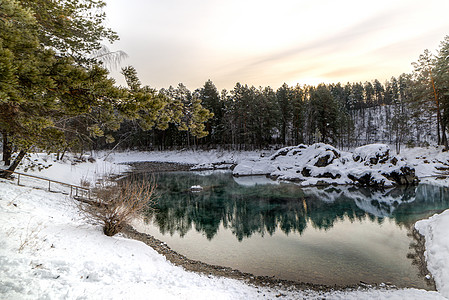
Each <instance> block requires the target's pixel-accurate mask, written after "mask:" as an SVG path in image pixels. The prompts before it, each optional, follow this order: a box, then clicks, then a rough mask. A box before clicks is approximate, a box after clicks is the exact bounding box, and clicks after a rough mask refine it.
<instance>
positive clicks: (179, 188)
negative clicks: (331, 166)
mask: <svg viewBox="0 0 449 300" xmlns="http://www.w3.org/2000/svg"><path fill="white" fill-rule="evenodd" d="M239 180H240V181H241V179H239ZM157 183H158V192H159V195H160V198H159V201H158V204H157V206H156V209H155V210H154V211H149V212H148V214H147V218H148V221H151V222H152V223H153V224H155V225H156V226H157V227H159V230H160V231H161V233H163V234H166V233H170V234H171V235H173V234H174V233H175V232H177V233H179V235H180V236H181V237H182V236H184V235H185V234H186V233H187V232H188V231H189V230H191V229H192V228H194V229H195V230H196V231H198V232H200V233H202V234H204V235H205V236H206V237H207V239H209V240H210V239H212V238H213V237H214V236H215V235H216V234H217V232H218V230H219V228H220V226H223V227H224V228H226V229H228V230H230V231H231V232H232V233H233V234H234V235H235V236H236V237H237V239H238V240H239V241H242V239H244V238H248V237H251V236H252V235H253V234H259V235H262V236H263V235H265V234H269V235H272V234H274V233H275V231H276V230H281V231H282V232H284V233H285V234H289V233H291V232H297V233H299V234H302V233H303V232H304V230H305V229H306V228H307V226H312V227H313V228H317V229H320V230H328V229H330V228H332V227H333V226H334V224H335V223H336V222H338V221H342V220H344V219H349V220H350V221H351V222H354V221H364V220H367V219H369V220H371V221H372V222H377V223H382V222H384V221H385V219H387V218H388V219H392V220H394V222H395V223H396V224H398V225H399V226H405V227H407V228H411V226H412V225H413V224H414V223H415V222H416V221H417V220H419V219H422V218H425V217H428V216H431V215H432V214H434V213H437V212H441V211H443V210H444V209H447V208H448V207H449V189H448V188H443V187H436V186H431V185H419V186H418V187H401V188H394V189H389V190H384V191H379V190H372V189H368V188H357V187H350V186H337V187H334V186H330V187H324V188H316V187H309V188H300V187H298V186H296V185H293V184H287V183H285V184H283V183H281V184H263V185H259V184H257V182H254V179H252V181H251V182H249V183H248V181H245V184H239V183H238V182H236V181H235V180H234V179H233V178H232V176H231V174H230V173H218V174H217V173H214V174H211V175H209V176H202V175H201V174H192V173H176V174H173V173H166V174H159V175H158V176H157ZM193 185H201V186H202V187H203V188H204V189H203V191H202V192H200V193H193V192H191V191H190V189H189V188H190V187H191V186H193Z"/></svg>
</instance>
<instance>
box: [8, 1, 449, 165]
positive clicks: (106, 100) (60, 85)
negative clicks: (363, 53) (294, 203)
mask: <svg viewBox="0 0 449 300" xmlns="http://www.w3.org/2000/svg"><path fill="white" fill-rule="evenodd" d="M104 6H105V2H103V1H93V0H85V1H80V0H73V1H51V2H49V1H42V0H32V1H13V0H4V1H2V2H1V3H0V133H1V136H2V147H3V158H2V159H3V161H4V164H5V165H6V166H10V167H9V169H10V170H14V169H15V168H16V167H17V165H18V164H19V163H20V161H21V159H22V158H23V157H24V156H25V155H26V153H28V152H32V151H47V152H54V153H58V157H59V158H61V157H63V156H64V153H66V152H67V151H71V152H78V153H83V152H85V151H90V150H100V149H139V150H155V149H158V150H164V149H179V148H189V147H190V148H198V147H201V148H205V149H208V148H224V149H235V150H245V149H256V148H266V147H273V146H274V147H280V146H284V145H295V144H300V143H305V144H311V143H314V142H325V143H330V144H332V145H334V146H336V147H340V148H343V147H353V146H358V145H362V144H366V143H374V142H383V143H389V144H395V145H396V150H397V151H398V152H399V151H400V147H401V145H409V146H413V145H428V144H430V143H437V144H440V145H444V146H445V148H446V149H447V147H448V145H447V144H448V142H447V137H446V131H447V124H448V118H449V107H448V106H449V36H446V37H445V38H444V39H443V40H442V42H441V44H440V47H439V48H438V49H437V50H436V53H432V52H430V51H428V50H425V51H424V52H423V54H422V55H420V57H419V58H418V60H417V62H415V63H413V65H414V71H413V72H412V73H411V74H402V75H400V76H399V77H397V78H395V77H392V78H391V79H390V80H388V81H386V82H384V83H381V82H380V81H379V80H373V81H372V82H369V81H367V82H365V83H362V82H355V83H346V84H341V83H336V84H320V85H318V86H308V85H301V84H300V83H299V84H297V85H296V86H288V85H287V84H283V85H282V86H281V87H279V88H277V89H276V90H275V89H273V88H272V87H254V86H248V85H246V84H241V83H237V84H236V85H235V87H234V88H233V89H232V90H230V91H227V90H222V91H220V92H219V91H218V89H217V88H216V86H215V85H214V83H213V82H212V81H211V80H208V81H206V82H205V84H204V86H203V87H201V88H198V89H196V90H194V91H193V92H192V91H190V90H188V89H187V88H186V86H184V85H183V84H179V85H178V86H177V87H172V86H170V87H168V88H164V89H160V90H156V89H154V88H151V87H150V86H147V85H143V84H142V83H141V82H140V80H139V77H138V74H137V72H136V69H135V68H134V67H133V66H127V67H124V68H122V72H121V73H122V75H123V76H124V77H125V79H126V83H127V86H126V87H123V86H117V85H116V84H115V81H114V80H113V79H112V78H110V77H109V76H110V75H109V71H108V67H109V66H110V65H111V64H114V63H117V62H119V61H120V57H121V55H122V54H123V53H121V52H120V51H110V50H108V49H107V48H106V47H105V46H104V45H103V42H104V41H109V42H110V43H112V42H114V41H116V40H117V39H118V38H119V37H118V35H117V34H116V33H115V32H114V31H113V30H112V29H110V28H107V27H106V26H105V25H104V22H105V20H106V15H105V14H104V13H102V12H101V11H102V8H103V7H104ZM236 80H238V78H236ZM13 153H18V154H17V155H16V156H13ZM13 158H14V160H13ZM12 160H13V161H12Z"/></svg>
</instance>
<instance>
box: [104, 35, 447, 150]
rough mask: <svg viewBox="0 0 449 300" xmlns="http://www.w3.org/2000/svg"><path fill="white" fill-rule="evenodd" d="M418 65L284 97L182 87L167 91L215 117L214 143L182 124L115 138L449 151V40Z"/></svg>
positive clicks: (289, 91) (153, 144)
mask: <svg viewBox="0 0 449 300" xmlns="http://www.w3.org/2000/svg"><path fill="white" fill-rule="evenodd" d="M413 66H414V71H413V72H412V73H411V74H402V75H400V76H399V77H397V78H396V77H391V79H390V80H387V81H386V82H385V83H381V82H380V81H379V80H377V79H375V80H373V81H372V82H370V81H367V82H365V83H362V82H355V83H346V84H341V83H336V84H320V85H318V86H308V85H301V84H297V85H296V86H288V85H287V84H283V85H282V86H281V87H279V88H278V89H277V90H274V89H273V88H271V87H258V88H256V87H254V86H248V85H243V84H240V83H237V84H236V85H235V87H234V88H233V89H232V90H231V91H227V90H222V91H221V92H219V91H218V90H217V88H216V87H215V85H214V83H213V82H212V81H211V80H208V81H206V83H205V84H204V86H203V87H201V88H199V89H196V90H195V91H193V92H191V91H189V90H188V89H187V88H186V87H185V86H184V85H183V84H179V85H178V86H177V87H176V88H174V87H169V88H168V89H162V90H161V91H159V92H160V93H162V94H163V95H165V96H167V97H169V98H170V99H174V100H176V101H181V102H184V103H190V102H192V101H193V100H192V99H198V100H200V101H201V104H202V106H203V107H205V108H207V109H208V110H209V111H210V112H212V113H213V117H212V118H210V119H208V120H207V121H206V123H205V125H206V131H207V132H208V135H207V136H205V137H202V138H196V137H195V136H192V135H191V134H190V133H189V132H183V131H180V130H179V126H176V124H170V125H169V126H168V128H167V129H166V130H158V129H152V130H149V131H144V130H141V129H140V128H139V126H138V124H136V122H132V121H131V122H129V121H128V122H125V123H124V124H122V126H121V129H120V130H119V131H117V132H116V133H114V136H115V137H116V139H117V140H123V137H125V138H126V141H123V145H122V146H123V147H125V148H137V149H158V150H163V149H171V148H179V147H181V148H185V147H198V146H200V147H203V148H204V147H205V148H210V147H222V148H225V149H256V148H264V147H268V146H269V145H278V146H285V145H297V144H300V143H305V144H311V143H314V142H324V143H329V144H332V145H335V146H337V147H340V148H343V147H356V146H360V145H364V144H368V143H376V142H377V143H378V142H381V143H387V144H394V145H396V150H397V151H400V147H401V145H408V146H426V145H429V144H439V145H445V147H446V148H447V138H446V131H447V121H448V116H449V115H448V113H449V110H448V109H447V108H448V105H449V37H446V38H445V39H444V40H443V41H442V42H441V46H440V48H439V49H438V51H437V55H433V54H432V53H431V52H430V51H428V50H425V51H424V53H423V54H422V55H420V57H419V59H418V61H417V62H415V63H413ZM174 100H172V101H174ZM131 132H132V136H129V134H130V133H131ZM97 146H99V147H103V146H104V144H101V143H100V144H97Z"/></svg>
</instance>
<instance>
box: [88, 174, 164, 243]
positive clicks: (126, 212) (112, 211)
mask: <svg viewBox="0 0 449 300" xmlns="http://www.w3.org/2000/svg"><path fill="white" fill-rule="evenodd" d="M155 189H156V184H155V182H154V180H153V179H150V180H145V179H143V180H142V179H135V178H128V179H124V180H120V181H117V182H112V181H111V180H103V181H100V183H99V184H98V185H97V186H96V188H95V189H94V191H93V194H94V198H95V200H93V201H91V202H89V203H88V204H86V203H82V204H81V205H80V209H81V210H82V211H83V212H84V213H85V215H86V216H87V218H88V219H89V220H92V221H94V222H96V223H100V224H102V225H103V232H104V234H106V235H107V236H113V235H115V234H116V233H118V232H120V231H121V230H122V228H123V226H124V225H125V224H126V223H129V222H130V221H131V220H132V219H134V218H136V217H137V216H139V215H140V214H141V213H142V212H143V211H144V210H146V209H149V208H150V207H151V205H152V204H153V203H154V201H155Z"/></svg>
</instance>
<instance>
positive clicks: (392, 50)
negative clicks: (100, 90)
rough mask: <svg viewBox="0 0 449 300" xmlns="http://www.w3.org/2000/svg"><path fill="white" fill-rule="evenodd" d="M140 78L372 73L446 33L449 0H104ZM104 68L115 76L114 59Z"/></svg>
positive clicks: (296, 80) (317, 79)
mask: <svg viewBox="0 0 449 300" xmlns="http://www.w3.org/2000/svg"><path fill="white" fill-rule="evenodd" d="M106 3H107V7H106V9H105V12H106V15H107V23H106V24H107V26H109V27H111V28H112V29H113V30H115V31H116V32H117V33H118V34H119V36H120V40H119V41H117V42H115V43H114V44H113V45H110V46H109V48H110V49H111V50H112V51H114V50H122V51H125V52H126V53H127V55H128V58H126V59H124V60H123V61H122V66H127V65H132V66H134V67H135V68H136V69H137V72H138V75H139V78H140V80H141V82H142V84H144V85H149V86H151V87H154V88H157V89H160V88H168V87H169V86H170V85H172V86H177V85H178V84H179V83H183V84H184V85H186V86H187V87H188V88H189V89H190V90H194V89H197V88H201V87H202V86H203V85H204V83H205V82H206V81H207V80H209V79H210V80H212V82H213V83H214V84H215V85H216V86H217V88H218V89H219V90H222V89H227V90H230V89H232V88H233V87H234V86H235V84H236V83H237V82H240V83H242V84H248V85H254V86H256V87H258V86H263V87H265V86H271V87H272V88H274V89H277V88H278V87H279V86H281V85H282V84H283V83H284V82H285V83H287V84H288V85H290V86H293V85H296V84H312V85H316V84H319V83H337V82H341V83H346V82H365V81H372V80H374V79H378V80H380V81H381V82H385V80H388V79H390V78H391V77H392V76H399V75H400V74H402V73H409V72H411V71H412V70H413V67H412V65H411V63H412V62H414V61H417V60H418V57H419V55H420V54H421V53H423V51H424V49H429V50H431V51H432V52H436V50H437V49H438V46H439V44H440V42H441V41H442V40H443V38H444V37H445V36H446V35H449V17H448V12H449V0H426V1H424V0H422V1H418V0H377V1H363V0H358V1H356V0H340V1H332V0H313V1H312V0H296V1H295V0H271V1H270V0H221V1H220V0H188V1H186V0H106ZM111 74H112V75H113V77H114V78H116V80H117V83H118V84H121V85H125V82H124V80H123V76H122V75H121V74H120V72H119V69H116V70H112V72H111Z"/></svg>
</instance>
